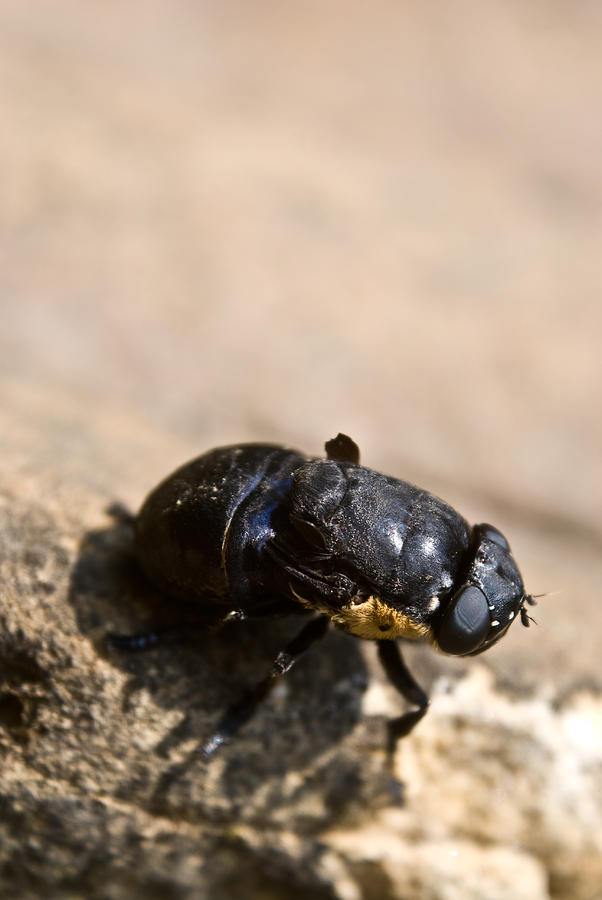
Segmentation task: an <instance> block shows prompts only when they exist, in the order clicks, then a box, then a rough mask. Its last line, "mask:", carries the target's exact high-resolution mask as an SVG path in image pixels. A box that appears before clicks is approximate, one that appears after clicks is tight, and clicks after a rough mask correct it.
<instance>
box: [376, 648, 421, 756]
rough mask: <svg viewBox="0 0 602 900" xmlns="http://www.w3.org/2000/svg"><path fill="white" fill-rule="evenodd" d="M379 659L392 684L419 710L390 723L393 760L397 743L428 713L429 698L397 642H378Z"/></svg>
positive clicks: (389, 743)
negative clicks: (411, 670) (416, 679)
mask: <svg viewBox="0 0 602 900" xmlns="http://www.w3.org/2000/svg"><path fill="white" fill-rule="evenodd" d="M377 643H378V658H379V659H380V662H381V665H382V667H383V669H384V670H385V673H386V675H387V678H388V679H389V681H390V682H391V684H392V685H393V686H394V687H395V688H396V690H398V691H399V693H400V694H401V695H402V697H405V699H406V700H407V701H408V703H412V704H413V705H414V706H417V707H418V709H416V710H413V711H412V712H407V713H404V714H403V715H401V716H398V717H397V718H395V719H391V720H390V721H389V722H388V732H389V736H388V744H387V753H388V757H389V760H391V759H392V757H393V753H394V752H395V747H396V745H397V741H398V740H399V739H400V738H402V737H405V736H406V735H407V734H409V733H410V731H412V729H413V728H414V727H415V726H416V725H417V724H418V722H419V721H420V720H421V719H422V717H423V716H424V714H425V713H426V711H427V709H428V706H429V698H428V697H427V695H426V694H425V692H424V691H423V690H422V688H421V687H420V685H419V684H418V683H417V682H416V681H415V680H414V677H413V675H412V673H411V672H410V670H409V669H408V667H407V666H406V664H405V662H404V659H403V656H402V655H401V650H400V649H399V645H398V644H397V643H396V642H395V641H378V642H377Z"/></svg>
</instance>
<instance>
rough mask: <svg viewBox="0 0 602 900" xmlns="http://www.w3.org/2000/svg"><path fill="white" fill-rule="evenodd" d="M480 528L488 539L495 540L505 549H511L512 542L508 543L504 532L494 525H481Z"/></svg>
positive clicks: (494, 541) (483, 535) (495, 542)
mask: <svg viewBox="0 0 602 900" xmlns="http://www.w3.org/2000/svg"><path fill="white" fill-rule="evenodd" d="M479 529H480V532H481V535H482V537H484V538H485V539H486V540H488V541H493V543H494V544H497V545H498V546H499V547H502V548H503V549H504V550H510V544H509V543H508V541H507V540H506V538H505V537H504V535H503V534H502V532H501V531H498V530H497V528H494V527H493V525H480V526H479Z"/></svg>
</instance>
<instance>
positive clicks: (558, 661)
mask: <svg viewBox="0 0 602 900" xmlns="http://www.w3.org/2000/svg"><path fill="white" fill-rule="evenodd" d="M0 22H1V24H2V27H1V28H0V49H1V51H2V52H1V53H0V60H1V61H2V62H1V66H2V78H0V103H1V105H2V109H3V118H4V120H5V125H4V127H3V137H2V141H1V142H0V171H2V173H3V180H4V182H5V184H4V187H3V191H2V196H1V197H0V229H1V237H2V240H1V241H0V246H1V248H2V266H1V271H0V309H1V312H2V322H3V326H2V330H1V333H0V458H1V459H2V467H1V471H0V754H1V759H2V765H1V767H0V807H1V814H0V894H1V895H2V896H10V897H19V898H25V900H29V898H37V897H41V896H44V897H50V898H52V897H56V898H63V897H68V898H80V897H81V898H83V897H85V898H111V900H113V898H114V900H122V898H123V900H126V898H127V900H130V898H137V897H146V898H149V897H150V898H153V897H157V898H174V900H180V898H182V900H196V898H205V897H207V898H211V900H221V898H224V900H226V898H230V897H241V898H249V900H263V898H266V900H280V898H293V900H294V898H299V900H301V898H309V897H311V898H318V900H320V898H328V900H330V898H336V900H413V898H417V900H418V898H425V897H428V898H433V900H455V898H458V900H465V898H472V897H474V898H479V900H481V898H487V900H496V898H500V900H501V898H503V900H507V898H510V900H513V898H517V900H523V898H524V900H539V898H542V900H544V898H563V900H592V898H597V897H599V896H602V894H601V892H600V884H602V683H601V679H600V671H599V659H600V652H601V614H600V603H599V596H600V584H601V583H602V562H601V559H602V554H601V553H600V549H601V546H602V523H601V519H600V509H601V508H602V462H601V461H602V424H601V419H600V412H599V393H600V385H601V384H602V353H601V352H600V334H601V333H602V313H601V307H600V303H599V295H600V291H599V288H600V279H599V234H600V227H601V225H602V203H601V198H602V166H601V162H600V161H601V160H602V135H601V133H600V130H599V127H598V118H599V117H598V116H597V115H596V112H597V110H599V108H600V100H601V97H600V85H602V72H601V71H600V69H601V67H602V63H601V59H602V58H601V57H600V54H599V42H600V39H601V38H602V17H601V15H600V12H599V10H598V8H597V6H596V5H595V4H585V3H571V4H569V3H557V4H554V5H553V6H550V5H549V4H544V5H542V4H539V3H537V2H535V0H529V2H527V3H524V2H523V3H521V4H518V3H501V2H494V0H492V2H491V3H486V4H479V5H474V6H473V5H471V4H468V3H460V4H457V5H455V6H453V7H449V8H446V10H443V9H442V8H441V7H440V5H436V4H435V5H432V4H428V3H427V4H421V5H416V6H415V7H406V6H404V5H395V4H391V3H388V2H386V0H378V2H376V3H374V4H371V5H370V6H369V7H368V6H366V5H364V4H359V3H357V4H356V3H347V2H346V3H344V4H343V3H338V2H335V3H333V4H326V5H325V4H323V3H321V2H320V3H317V2H315V3H314V2H309V3H303V4H301V3H294V4H285V5H282V6H281V7H278V8H275V7H274V5H273V4H270V3H267V2H263V0H261V2H259V3H256V4H243V3H233V4H211V3H190V2H187V0H170V2H169V3H168V2H167V0H157V2H155V3H152V4H150V3H147V2H143V0H136V2H133V3H131V4H127V5H126V6H125V7H124V5H123V4H121V5H117V4H111V3H104V2H103V3H100V2H96V0H94V2H91V3H88V4H85V5H82V4H79V3H75V2H72V0H52V2H48V3H43V4H36V7H35V9H34V8H33V7H32V8H31V9H29V8H28V7H27V6H26V5H23V4H22V3H19V2H17V0H14V2H13V0H8V2H5V3H3V4H2V9H1V10H0ZM338 430H343V431H348V432H349V433H351V434H352V436H353V437H354V438H356V439H357V440H358V443H359V444H360V447H361V449H362V452H363V461H365V463H366V464H367V465H371V466H373V467H374V468H377V469H381V470H385V471H388V472H391V473H392V474H395V475H398V476H400V477H405V478H409V479H410V480H412V481H415V482H417V483H420V484H421V485H423V486H424V487H428V488H430V489H431V490H434V491H435V492H437V493H439V494H441V495H442V496H444V497H445V499H446V500H448V501H450V502H451V503H452V504H453V505H454V506H456V507H457V508H458V509H459V510H460V511H462V512H463V513H464V514H465V515H466V516H467V517H468V518H470V519H471V520H473V521H492V522H494V523H495V524H496V525H498V526H499V527H500V528H501V529H502V530H503V531H504V533H506V534H507V535H508V536H509V537H510V540H511V543H512V545H513V549H514V551H515V555H516V557H517V559H518V560H519V561H520V564H521V568H522V570H523V574H524V575H525V579H526V582H527V584H528V586H529V589H530V590H531V591H533V592H534V593H539V592H543V591H557V593H552V594H550V595H549V596H547V597H545V598H542V600H541V602H540V605H539V606H538V608H537V610H536V612H535V618H536V619H537V622H538V624H537V626H532V627H531V628H530V629H529V630H526V629H521V628H520V627H519V626H518V625H517V626H515V627H514V628H513V629H512V630H511V632H510V633H509V635H508V636H507V637H506V638H505V639H504V641H503V642H501V643H500V645H499V646H497V647H496V648H495V649H494V650H492V651H491V652H490V653H488V654H485V655H484V656H483V658H479V659H475V660H471V661H467V662H459V661H457V660H455V661H454V660H448V659H445V658H443V657H436V656H435V655H434V654H433V653H432V652H431V651H430V650H429V649H428V648H420V647H411V648H409V654H408V655H409V658H410V660H411V667H412V669H413V671H415V673H416V675H417V677H418V679H419V680H420V681H421V683H423V684H424V685H425V687H427V688H428V689H429V691H430V694H431V697H432V707H431V710H430V711H429V714H428V716H427V717H426V718H425V720H424V721H423V722H422V723H421V724H420V726H419V728H418V729H417V730H416V732H415V733H414V734H413V735H412V736H411V738H409V739H408V740H406V741H404V742H403V744H402V745H401V746H400V748H399V750H398V753H397V755H396V758H395V765H394V771H393V772H392V773H390V772H388V770H387V768H386V766H385V759H384V754H383V745H384V734H385V731H384V722H385V717H386V716H389V715H395V714H397V713H398V711H399V699H398V698H397V697H396V696H395V695H394V693H393V691H392V690H391V689H390V688H389V687H388V686H387V685H386V683H385V682H384V681H383V678H382V675H381V673H380V671H379V667H378V665H377V664H376V660H375V655H374V648H373V647H372V646H371V645H370V644H368V643H366V642H360V641H358V640H355V639H353V638H351V637H348V636H346V635H344V634H342V633H339V632H332V633H329V635H328V636H327V638H326V639H325V640H324V642H323V643H322V644H321V645H317V646H316V647H315V648H313V649H312V650H311V651H310V652H309V653H308V654H307V656H306V657H304V658H303V659H302V660H301V661H300V662H299V664H298V666H297V667H296V668H295V669H294V670H293V671H292V672H291V673H290V675H289V676H288V677H287V678H286V680H285V681H284V682H283V683H282V685H280V686H279V687H278V689H277V690H276V691H275V692H274V693H273V694H272V696H271V697H270V698H269V700H268V701H267V702H266V703H265V705H264V706H263V707H262V709H261V710H260V712H259V713H258V714H257V716H256V717H255V718H254V719H253V720H252V721H251V722H250V723H249V724H248V726H247V727H245V729H244V730H243V732H242V733H241V735H240V737H239V738H238V739H237V740H236V741H235V742H233V743H232V744H231V745H229V746H227V747H225V748H223V752H221V753H220V754H218V755H216V757H215V758H214V759H212V760H211V762H210V763H209V764H205V763H203V762H202V761H201V760H200V759H198V757H195V755H194V748H195V747H196V746H197V745H198V743H199V741H200V740H201V739H202V738H203V737H206V736H207V734H208V733H210V731H211V728H212V726H213V725H214V723H215V721H216V719H217V718H218V716H219V714H220V712H221V711H222V710H223V709H224V707H225V706H227V704H228V703H229V702H231V701H232V700H233V699H234V698H236V697H238V696H239V695H240V693H241V690H244V688H245V687H247V686H248V685H249V684H250V683H253V682H254V681H255V680H257V679H258V678H260V677H261V676H262V675H263V674H264V673H265V671H266V668H267V667H268V666H269V664H270V662H271V660H272V658H273V656H274V654H275V652H276V651H277V650H278V649H279V648H280V647H281V646H282V644H283V642H285V641H286V640H287V639H288V638H289V637H290V636H291V634H293V633H295V630H296V629H298V627H299V622H298V621H294V620H290V621H289V620H282V621H275V622H273V623H270V625H269V627H265V626H263V627H261V628H259V627H258V626H256V625H254V626H248V627H243V626H242V625H241V624H236V623H232V624H231V625H230V626H228V627H227V628H226V629H225V630H224V631H223V632H222V633H221V634H220V635H219V638H218V639H216V638H214V637H211V636H209V635H206V634H205V635H202V634H200V635H196V634H194V633H191V635H190V638H189V639H188V640H186V641H183V642H182V643H181V644H178V645H167V646H164V647H161V648H158V649H156V650H153V651H151V652H149V653H145V654H137V655H133V656H132V655H130V656H128V655H124V654H120V653H118V652H116V651H114V650H111V649H109V647H108V646H107V643H106V633H107V631H109V630H117V631H124V632H136V631H139V630H144V628H145V627H146V626H148V625H150V624H151V623H152V624H153V625H156V624H157V623H159V624H164V625H170V624H172V623H175V622H177V621H178V616H179V615H180V611H179V610H178V609H177V608H174V606H173V604H168V603H166V602H165V601H164V600H163V598H161V597H159V596H157V595H156V594H155V593H154V592H153V591H152V590H151V589H150V588H149V587H148V585H146V584H145V583H144V581H143V580H142V579H141V577H140V575H139V574H138V573H137V571H136V569H135V567H134V566H133V565H132V561H131V556H130V552H129V551H130V543H129V534H128V531H127V528H126V527H124V526H121V525H117V524H115V523H114V522H112V521H111V520H110V519H109V518H108V517H107V516H106V515H105V514H104V512H103V511H104V509H105V508H106V507H107V505H108V504H109V503H110V502H112V501H115V500H119V501H121V502H123V503H125V504H126V505H128V506H130V507H131V508H136V507H137V506H138V505H139V503H140V502H141V500H142V499H143V497H144V495H145V493H146V492H147V491H148V489H149V488H151V487H152V486H153V485H154V484H155V483H156V481H157V480H158V479H159V478H161V477H162V476H164V475H166V474H167V473H168V472H169V471H170V470H171V469H173V468H175V466H176V465H178V464H179V463H181V462H183V461H184V460H186V459H187V458H190V457H192V456H194V455H196V454H198V453H199V452H202V451H203V450H205V449H207V448H209V447H211V446H213V445H215V444H218V443H228V442H231V441H243V440H276V441H282V442H285V443H288V444H292V445H296V446H298V447H300V448H301V449H303V450H306V451H307V452H310V453H315V454H316V455H317V454H319V453H320V452H321V449H322V444H323V441H324V440H326V439H327V438H329V437H332V436H333V435H334V434H335V433H336V432H337V431H338Z"/></svg>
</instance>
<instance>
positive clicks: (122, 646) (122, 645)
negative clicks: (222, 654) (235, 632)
mask: <svg viewBox="0 0 602 900" xmlns="http://www.w3.org/2000/svg"><path fill="white" fill-rule="evenodd" d="M245 618H246V616H245V614H244V613H243V612H242V610H240V609H233V610H231V611H230V612H229V613H228V614H227V615H226V616H223V617H222V618H220V619H215V618H213V619H210V620H208V621H206V622H194V623H189V622H185V623H183V624H182V625H176V626H175V627H173V628H163V629H160V630H157V631H148V632H145V633H143V634H115V632H109V634H107V641H108V643H109V645H110V646H111V647H114V648H115V649H116V650H123V651H126V652H137V651H138V650H152V648H153V647H157V646H158V645H159V644H171V643H177V642H178V641H182V640H186V639H187V638H190V634H191V632H192V631H195V630H201V629H202V630H203V631H207V629H210V630H212V631H213V630H217V629H218V628H221V627H222V625H225V624H226V622H234V621H236V622H239V621H242V620H243V619H245Z"/></svg>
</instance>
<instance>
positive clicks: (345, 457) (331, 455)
mask: <svg viewBox="0 0 602 900" xmlns="http://www.w3.org/2000/svg"><path fill="white" fill-rule="evenodd" d="M324 449H325V450H326V456H327V458H328V459H338V460H339V462H350V463H356V464H358V463H359V461H360V448H359V447H358V445H357V444H356V443H355V441H352V440H351V438H350V437H349V436H348V435H346V434H341V432H339V433H338V434H337V436H336V437H335V438H332V440H330V441H326V443H325V444H324Z"/></svg>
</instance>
